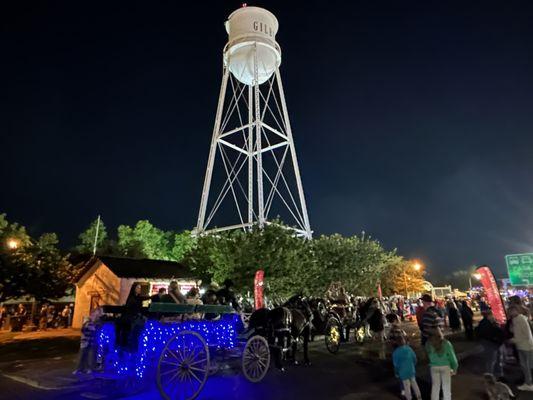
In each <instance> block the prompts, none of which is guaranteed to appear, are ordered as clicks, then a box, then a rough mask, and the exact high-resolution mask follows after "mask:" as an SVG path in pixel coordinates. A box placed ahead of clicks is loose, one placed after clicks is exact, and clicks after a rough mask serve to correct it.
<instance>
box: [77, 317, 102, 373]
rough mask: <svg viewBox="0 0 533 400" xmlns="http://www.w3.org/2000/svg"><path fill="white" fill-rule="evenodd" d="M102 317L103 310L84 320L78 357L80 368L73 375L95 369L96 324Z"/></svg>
mask: <svg viewBox="0 0 533 400" xmlns="http://www.w3.org/2000/svg"><path fill="white" fill-rule="evenodd" d="M101 316H102V309H101V308H96V309H94V310H93V311H92V312H91V314H90V316H89V317H85V318H84V322H83V326H82V328H81V338H80V351H79V356H78V366H77V367H76V369H75V370H74V372H73V374H79V373H87V374H89V373H91V372H92V370H93V368H94V361H95V360H94V358H95V353H94V345H95V335H96V324H97V323H98V320H99V318H100V317H101Z"/></svg>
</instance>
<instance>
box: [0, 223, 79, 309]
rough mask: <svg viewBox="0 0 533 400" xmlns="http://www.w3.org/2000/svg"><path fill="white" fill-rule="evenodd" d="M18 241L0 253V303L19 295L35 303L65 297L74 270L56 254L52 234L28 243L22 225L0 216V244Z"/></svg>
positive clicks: (28, 239)
mask: <svg viewBox="0 0 533 400" xmlns="http://www.w3.org/2000/svg"><path fill="white" fill-rule="evenodd" d="M14 237H15V238H16V239H17V240H19V241H20V242H19V244H18V245H17V247H16V248H11V247H9V246H5V245H4V246H2V247H1V250H0V301H5V300H7V299H10V298H15V297H20V296H23V295H29V296H33V297H35V298H36V299H38V300H41V299H47V298H58V297H61V296H63V295H64V294H65V291H66V290H67V288H68V287H69V286H70V285H71V281H72V277H73V275H74V273H75V271H74V267H73V266H72V265H71V264H70V262H69V261H68V259H67V257H68V256H67V255H62V254H61V252H60V251H59V249H58V247H57V245H58V242H59V241H58V238H57V235H56V234H55V233H45V234H43V235H41V236H40V237H39V238H37V239H36V240H32V239H31V238H30V236H29V235H28V234H27V233H26V230H25V228H24V227H23V226H20V225H18V224H16V223H9V222H8V221H7V220H6V216H5V214H1V215H0V240H2V243H5V242H6V241H9V240H12V238H14Z"/></svg>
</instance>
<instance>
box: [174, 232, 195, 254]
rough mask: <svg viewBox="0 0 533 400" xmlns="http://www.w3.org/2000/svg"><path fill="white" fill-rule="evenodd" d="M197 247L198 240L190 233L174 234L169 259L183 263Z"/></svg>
mask: <svg viewBox="0 0 533 400" xmlns="http://www.w3.org/2000/svg"><path fill="white" fill-rule="evenodd" d="M195 246H196V238H194V237H193V236H192V235H191V232H190V231H183V232H180V233H174V234H172V242H171V244H170V254H168V258H169V259H170V260H173V261H181V260H183V258H184V257H185V255H186V254H187V253H189V252H190V251H191V250H192V249H193V248H194V247H195Z"/></svg>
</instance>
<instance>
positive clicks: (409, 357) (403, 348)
mask: <svg viewBox="0 0 533 400" xmlns="http://www.w3.org/2000/svg"><path fill="white" fill-rule="evenodd" d="M394 345H395V346H396V348H395V349H394V351H393V352H392V363H393V365H394V373H395V375H396V376H397V377H398V378H399V379H400V381H401V383H402V387H403V395H404V397H405V399H406V400H411V399H412V398H413V395H412V392H414V394H415V397H416V398H417V400H422V394H421V393H420V389H419V387H418V383H417V382H416V354H415V352H414V351H413V349H412V348H411V347H410V346H409V345H407V343H406V340H405V337H402V336H399V337H397V338H396V339H395V344H394Z"/></svg>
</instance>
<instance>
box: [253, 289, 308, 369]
mask: <svg viewBox="0 0 533 400" xmlns="http://www.w3.org/2000/svg"><path fill="white" fill-rule="evenodd" d="M312 317H313V315H312V311H311V308H310V307H309V304H308V303H307V301H306V300H305V299H304V298H303V297H301V296H298V295H297V296H293V297H291V298H290V299H289V300H288V301H287V302H285V303H284V304H283V305H282V306H279V307H275V308H273V309H271V310H269V309H266V308H261V309H259V310H256V311H254V312H253V313H252V315H251V316H250V321H249V325H248V327H249V329H253V330H254V331H255V332H256V333H257V334H259V335H261V336H263V337H264V338H265V339H267V341H268V342H269V344H270V347H271V349H272V350H274V351H273V354H274V362H275V365H276V367H277V368H278V369H280V370H283V365H282V362H281V360H282V358H283V357H282V355H283V354H285V353H287V352H289V350H290V351H291V358H292V359H293V362H294V363H295V364H298V363H297V361H296V351H297V347H298V340H299V339H300V338H303V350H304V363H305V364H306V365H309V364H310V362H309V352H308V345H309V336H310V333H311V320H312Z"/></svg>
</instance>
